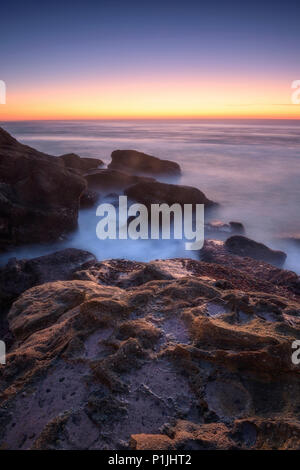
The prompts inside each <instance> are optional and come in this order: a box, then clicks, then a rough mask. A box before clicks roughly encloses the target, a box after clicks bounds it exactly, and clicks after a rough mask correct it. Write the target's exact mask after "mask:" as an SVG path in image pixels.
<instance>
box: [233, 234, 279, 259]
mask: <svg viewBox="0 0 300 470" xmlns="http://www.w3.org/2000/svg"><path fill="white" fill-rule="evenodd" d="M225 247H226V248H227V250H228V251H229V252H230V253H233V254H235V255H238V256H249V257H250V258H254V259H256V260H261V261H266V262H267V263H272V264H275V265H278V266H282V265H283V264H284V262H285V260H286V254H285V253H284V252H283V251H276V250H272V249H271V248H268V247H267V246H266V245H264V244H263V243H258V242H256V241H254V240H251V239H250V238H247V237H243V236H242V235H234V236H232V237H230V238H228V239H227V240H226V242H225Z"/></svg>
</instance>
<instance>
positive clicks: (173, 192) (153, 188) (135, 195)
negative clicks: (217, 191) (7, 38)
mask: <svg viewBox="0 0 300 470" xmlns="http://www.w3.org/2000/svg"><path fill="white" fill-rule="evenodd" d="M125 194H126V195H127V196H128V197H130V198H131V199H134V200H135V201H137V202H139V203H140V204H145V205H146V206H148V207H149V206H150V205H151V204H162V203H166V204H169V205H172V204H175V203H178V204H180V205H183V204H205V206H206V207H212V206H215V205H216V203H214V202H213V201H211V200H209V199H208V198H207V197H206V196H205V194H204V193H203V192H202V191H200V190H199V189H197V188H193V187H191V186H180V185H176V184H166V183H158V182H154V183H138V184H135V185H134V186H131V187H130V188H128V189H126V191H125Z"/></svg>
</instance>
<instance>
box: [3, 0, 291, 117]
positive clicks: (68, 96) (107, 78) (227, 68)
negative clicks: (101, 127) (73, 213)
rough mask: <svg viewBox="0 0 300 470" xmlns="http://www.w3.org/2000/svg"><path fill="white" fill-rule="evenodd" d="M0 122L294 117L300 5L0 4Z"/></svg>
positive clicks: (166, 0)
mask: <svg viewBox="0 0 300 470" xmlns="http://www.w3.org/2000/svg"><path fill="white" fill-rule="evenodd" d="M0 8H1V11H0V15H1V28H0V80H3V81H4V82H5V83H6V104H5V105H0V120H25V119H84V118H86V119H91V118H104V119H106V118H164V117H168V118H181V117H187V118H193V117H195V118H196V117H202V118H203V117H213V118H215V117H221V118H224V117H230V118H232V117H239V118H240V117H245V118H251V117H253V118H259V117H261V118H298V119H299V118H300V105H295V104H292V101H291V94H292V90H291V84H292V82H293V81H294V80H298V79H299V80H300V60H299V59H300V53H299V51H300V47H299V46H300V27H299V18H300V2H299V1H298V2H296V1H290V0H287V1H281V2H276V1H275V0H274V1H264V2H258V1H256V0H253V1H247V0H244V1H240V2H237V1H225V0H223V1H213V0H211V1H205V2H203V1H201V0H198V1H197V2H196V1H190V0H185V1H177V0H174V1H169V0H160V1H157V0H153V1H151V2H146V1H144V0H140V1H139V2H136V1H130V0H127V1H125V0H123V1H118V0H117V1H114V0H109V1H106V0H105V1H102V0H98V1H91V0H86V1H85V2H83V1H80V2H78V1H76V0H73V1H69V0H64V1H60V2H58V1H56V0H54V1H51V2H50V1H47V0H45V1H43V2H40V1H30V0H28V1H26V2H24V1H20V2H19V1H14V2H8V3H6V2H2V5H1V7H0Z"/></svg>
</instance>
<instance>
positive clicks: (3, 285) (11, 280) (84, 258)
mask: <svg viewBox="0 0 300 470" xmlns="http://www.w3.org/2000/svg"><path fill="white" fill-rule="evenodd" d="M88 261H94V262H95V261H96V259H95V257H94V255H92V254H91V253H89V252H88V251H83V250H77V249H75V248H67V249H65V250H61V251H58V252H56V253H52V254H50V255H45V256H40V257H38V258H33V259H29V260H27V259H22V260H17V259H16V258H12V259H11V260H9V262H8V263H7V264H6V266H4V267H3V268H0V307H1V310H5V308H6V307H7V306H10V304H11V303H12V302H13V301H14V300H15V299H17V298H18V297H19V295H21V294H22V292H24V291H25V290H27V289H30V288H31V287H33V286H36V285H39V284H43V283H45V282H50V281H62V280H65V279H69V278H70V277H71V275H72V273H73V272H74V271H75V270H78V269H79V268H80V267H81V266H83V265H84V264H85V263H87V262H88Z"/></svg>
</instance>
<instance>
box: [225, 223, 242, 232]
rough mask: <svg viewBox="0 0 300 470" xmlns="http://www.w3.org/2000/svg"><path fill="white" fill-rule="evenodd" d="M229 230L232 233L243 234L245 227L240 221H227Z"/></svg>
mask: <svg viewBox="0 0 300 470" xmlns="http://www.w3.org/2000/svg"><path fill="white" fill-rule="evenodd" d="M229 225H230V227H231V230H232V232H233V233H238V234H244V233H245V227H244V225H243V224H242V223H241V222H229Z"/></svg>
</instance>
